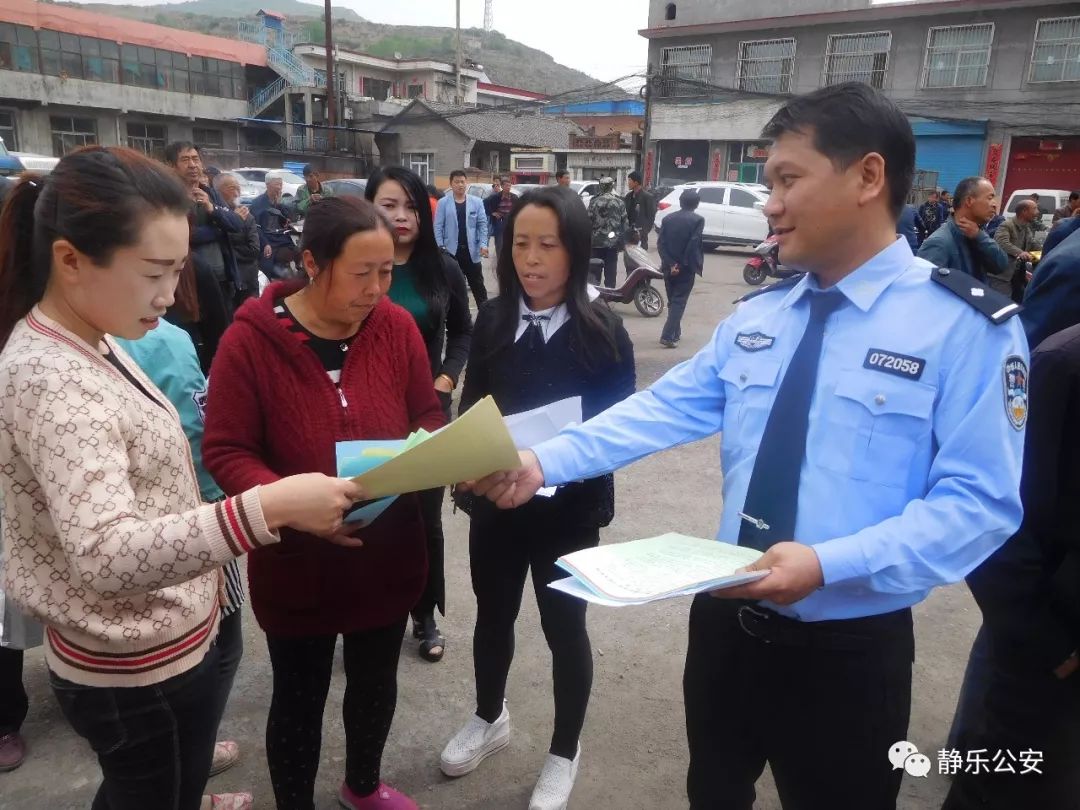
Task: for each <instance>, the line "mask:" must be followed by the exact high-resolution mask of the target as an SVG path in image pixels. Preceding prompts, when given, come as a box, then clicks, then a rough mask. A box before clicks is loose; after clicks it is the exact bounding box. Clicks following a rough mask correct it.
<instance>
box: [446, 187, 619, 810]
mask: <svg viewBox="0 0 1080 810" xmlns="http://www.w3.org/2000/svg"><path fill="white" fill-rule="evenodd" d="M590 242H591V225H590V222H589V217H588V214H587V212H586V211H585V208H584V206H582V204H581V201H580V200H579V199H577V198H576V196H575V195H574V193H573V192H572V191H570V190H569V189H564V188H555V187H552V188H544V189H539V190H535V191H530V192H527V193H526V194H525V195H524V196H522V197H521V199H520V200H518V201H517V202H516V203H515V205H514V207H513V209H512V210H511V213H510V215H509V218H508V220H507V223H506V231H505V234H504V240H503V250H502V252H501V253H500V254H499V264H498V278H499V297H498V298H494V299H492V300H491V301H488V302H487V303H486V304H484V305H483V306H482V307H481V308H480V312H479V314H478V315H477V317H476V328H475V330H474V333H473V342H472V349H471V351H470V353H469V370H468V374H467V375H466V377H465V387H464V390H463V392H462V397H461V408H462V410H463V411H464V410H466V409H468V408H469V407H470V406H471V405H473V404H474V403H475V402H477V401H478V400H479V399H481V398H482V397H484V396H487V395H491V396H492V397H494V399H495V401H496V403H498V405H499V409H500V410H501V411H502V412H503V413H504V414H513V413H520V412H522V411H527V410H531V409H533V408H539V407H542V406H543V405H546V404H550V403H552V402H557V401H559V400H562V399H565V398H567V397H575V396H579V397H581V407H582V416H583V417H584V418H585V419H589V418H590V417H592V416H595V415H596V414H598V413H600V412H601V411H603V410H605V409H607V408H609V407H610V406H611V405H613V404H615V403H616V402H619V401H620V400H622V399H625V398H626V397H628V396H630V394H632V393H633V392H634V384H635V374H634V349H633V346H632V344H631V343H630V337H629V336H628V335H627V333H626V330H625V329H624V328H623V326H622V323H621V321H620V320H619V318H618V317H617V316H616V315H614V314H613V313H612V312H611V311H610V310H609V309H608V308H607V306H606V305H604V304H603V303H600V302H590V300H589V293H588V274H589V257H590V253H591V250H590ZM470 511H471V515H472V524H471V526H470V530H469V559H470V564H471V569H472V584H473V592H474V593H475V594H476V628H475V631H474V636H473V661H474V667H475V673H476V713H475V715H474V716H473V717H472V718H470V719H469V721H468V722H467V723H466V724H465V725H464V727H462V729H461V730H460V731H459V732H458V733H457V734H456V735H455V736H454V737H453V739H451V740H450V742H449V743H447V745H446V748H445V749H444V750H443V752H442V760H441V764H442V769H443V772H444V773H446V774H447V775H448V776H462V775H464V774H466V773H469V772H470V771H472V770H474V769H475V768H476V767H477V766H478V765H479V764H480V762H481V761H482V760H483V759H484V758H485V757H487V756H489V755H491V754H493V753H494V752H496V751H498V750H499V749H500V748H502V747H504V746H505V745H506V744H507V743H508V742H509V738H510V714H509V712H508V710H507V708H506V701H505V695H506V678H507V674H508V673H509V671H510V663H511V661H512V659H513V655H514V623H515V620H516V619H517V614H518V610H519V609H520V607H521V597H522V592H523V589H524V586H525V580H526V577H527V575H528V573H529V569H530V568H531V569H532V581H533V588H534V591H535V593H536V602H537V605H538V607H539V609H540V623H541V625H542V627H543V630H544V637H545V638H546V639H547V643H548V647H549V648H550V649H551V655H552V676H553V683H554V692H555V727H554V732H553V734H552V737H551V745H550V747H549V748H548V756H547V759H546V760H545V763H544V766H543V769H542V771H541V773H540V778H539V780H538V781H537V783H536V788H535V790H534V791H533V795H532V800H531V802H530V805H529V806H530V808H531V810H562V808H564V807H565V806H566V802H567V800H568V798H569V796H570V791H571V789H572V788H573V785H574V779H575V778H576V776H577V770H578V763H579V761H580V753H581V748H580V745H579V744H578V737H579V736H580V734H581V729H582V726H583V724H584V722H585V710H586V707H587V705H588V702H589V692H590V691H591V688H592V650H591V647H590V645H589V636H588V633H587V631H586V627H585V603H584V602H582V601H579V600H577V599H574V598H572V597H570V596H567V595H565V594H562V593H559V592H557V591H554V590H552V589H551V588H548V587H547V585H548V583H550V582H552V581H553V580H555V579H556V578H558V577H559V576H560V574H559V572H558V569H557V568H556V566H555V561H556V559H558V557H560V556H561V555H563V554H568V553H570V552H572V551H577V550H579V549H583V548H589V547H591V546H595V545H596V544H597V543H599V541H600V528H601V527H603V526H606V525H607V524H608V523H609V522H610V521H611V519H612V517H613V516H614V513H615V490H614V484H613V479H612V477H611V476H610V475H605V476H601V477H599V478H594V479H590V480H588V481H582V482H579V483H574V484H568V485H566V486H563V487H560V488H559V490H558V491H557V492H556V493H555V494H554V495H553V496H552V497H551V498H536V499H534V500H532V501H530V502H529V503H527V504H525V505H523V506H521V507H518V508H517V509H513V510H509V511H500V510H498V509H496V508H495V506H494V504H492V503H490V502H489V501H487V500H485V499H475V500H474V501H473V502H472V505H471V507H470Z"/></svg>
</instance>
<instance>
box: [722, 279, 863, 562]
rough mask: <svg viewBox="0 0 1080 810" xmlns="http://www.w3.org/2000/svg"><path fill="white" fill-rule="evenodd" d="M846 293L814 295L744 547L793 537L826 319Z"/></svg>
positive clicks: (776, 409) (765, 454) (769, 425)
mask: <svg viewBox="0 0 1080 810" xmlns="http://www.w3.org/2000/svg"><path fill="white" fill-rule="evenodd" d="M843 301H844V297H843V295H841V294H840V293H839V292H824V293H814V294H813V295H812V296H811V297H810V322H809V323H808V324H807V325H806V331H805V332H803V336H802V340H800V341H799V345H798V347H797V348H796V349H795V354H793V355H792V357H791V363H790V365H789V366H788V370H787V373H786V374H785V375H784V379H783V382H781V383H780V390H779V391H777V393H776V401H775V402H773V406H772V410H771V411H770V412H769V419H768V421H767V422H766V423H765V432H764V433H763V434H762V435H761V443H760V444H759V445H758V454H757V459H756V460H755V461H754V470H753V472H752V473H751V474H750V485H749V486H748V487H747V490H746V503H745V505H744V506H743V510H742V515H741V517H742V525H741V526H740V528H739V545H740V546H751V547H752V548H757V549H761V550H762V551H764V550H765V549H767V548H768V547H769V546H771V545H772V544H773V543H776V542H778V541H781V540H793V539H794V537H795V513H796V510H797V509H798V506H799V472H800V470H801V469H802V463H803V459H804V458H805V457H806V433H807V429H808V428H809V424H810V399H811V397H813V395H814V383H815V382H816V380H817V370H818V363H819V361H820V360H821V342H822V338H823V337H824V335H825V322H826V321H827V320H828V319H829V315H831V314H832V313H833V312H834V311H835V310H836V308H837V307H839V306H840V304H841V303H843Z"/></svg>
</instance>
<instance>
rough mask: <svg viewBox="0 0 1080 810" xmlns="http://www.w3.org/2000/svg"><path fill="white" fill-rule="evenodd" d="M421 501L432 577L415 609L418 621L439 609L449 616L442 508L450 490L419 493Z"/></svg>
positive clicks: (426, 490) (444, 488)
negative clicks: (447, 491)
mask: <svg viewBox="0 0 1080 810" xmlns="http://www.w3.org/2000/svg"><path fill="white" fill-rule="evenodd" d="M417 496H418V497H419V499H420V514H421V516H422V517H423V519H424V531H425V533H426V538H427V555H428V578H427V585H426V586H425V587H424V592H423V593H422V594H420V600H419V601H418V602H417V603H416V607H415V608H413V611H412V615H413V617H414V618H416V619H424V618H425V617H427V616H434V615H435V608H439V610H441V611H442V613H443V615H445V614H446V574H445V565H444V559H445V554H444V546H445V543H446V538H445V536H444V534H443V525H442V505H443V499H444V498H445V497H446V487H439V488H438V489H425V490H424V491H423V492H419V493H417Z"/></svg>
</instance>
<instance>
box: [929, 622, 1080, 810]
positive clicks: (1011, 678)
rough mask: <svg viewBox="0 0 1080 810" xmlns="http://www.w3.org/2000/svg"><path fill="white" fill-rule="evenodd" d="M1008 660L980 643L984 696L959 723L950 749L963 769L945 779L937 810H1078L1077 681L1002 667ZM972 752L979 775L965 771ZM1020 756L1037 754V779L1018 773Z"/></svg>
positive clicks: (1079, 721) (1079, 693)
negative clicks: (978, 756) (980, 760)
mask: <svg viewBox="0 0 1080 810" xmlns="http://www.w3.org/2000/svg"><path fill="white" fill-rule="evenodd" d="M1010 652H1011V651H1005V656H1006V658H1005V659H1004V660H1002V657H1001V656H999V655H997V654H996V653H995V650H994V646H993V643H992V641H990V640H989V639H988V638H987V639H986V641H985V642H984V653H985V657H984V658H983V659H982V667H983V669H984V672H983V677H984V678H985V686H984V690H985V691H984V692H983V694H982V695H981V697H982V701H981V702H979V703H977V704H976V705H975V706H969V707H968V708H969V710H972V709H974V710H976V711H975V712H973V713H970V714H969V715H968V716H967V721H968V725H967V727H966V728H965V729H964V734H963V735H962V736H961V737H960V739H959V740H958V744H959V746H960V747H959V748H958V749H957V750H959V752H960V756H961V757H963V758H964V761H965V768H963V769H961V770H959V772H958V773H956V774H955V776H954V777H953V782H952V786H951V787H950V789H949V795H948V797H947V798H946V799H945V804H944V805H942V810H974V808H980V809H983V808H990V809H991V810H1013V809H1014V808H1027V807H1031V808H1036V807H1038V808H1043V807H1045V808H1054V810H1076V808H1078V807H1080V772H1078V770H1077V767H1076V763H1077V760H1078V759H1080V679H1078V678H1077V675H1075V674H1073V675H1072V676H1070V677H1068V678H1066V679H1065V680H1061V679H1059V678H1057V677H1055V676H1054V674H1053V673H1051V672H1036V671H1032V670H1030V669H1026V670H1025V669H1022V668H1020V667H1018V666H1017V664H1022V663H1023V662H1022V661H1010V660H1008V658H1007V656H1008V655H1009V653H1010ZM951 747H953V746H951V745H950V748H951ZM979 749H985V753H984V754H983V757H984V761H986V760H989V765H988V766H986V767H984V768H978V766H974V765H971V753H970V752H974V751H977V750H979ZM999 751H1000V752H1002V754H1001V755H1000V756H999V755H998V752H999ZM1021 751H1037V752H1039V753H1040V756H1039V760H1040V761H1039V762H1038V763H1037V766H1038V770H1039V771H1040V773H1036V772H1034V771H1031V772H1028V773H1023V772H1022V771H1024V770H1025V768H1026V767H1027V766H1025V765H1024V764H1022V763H1021V762H1020V761H1019V757H1020V752H1021ZM1010 755H1011V757H1010ZM1010 767H1011V768H1012V769H1013V770H1012V773H1010V772H1009V770H1008V768H1010ZM998 768H1001V770H1000V771H999V770H997V769H998ZM976 769H978V770H979V773H975V770H976Z"/></svg>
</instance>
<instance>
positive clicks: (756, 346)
mask: <svg viewBox="0 0 1080 810" xmlns="http://www.w3.org/2000/svg"><path fill="white" fill-rule="evenodd" d="M775 341H776V338H774V337H772V336H771V335H763V334H762V333H761V332H740V333H739V334H737V335H736V336H735V345H736V346H738V347H739V348H740V349H743V350H744V351H748V352H760V351H761V350H762V349H771V348H772V345H773V343H774V342H775Z"/></svg>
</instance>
